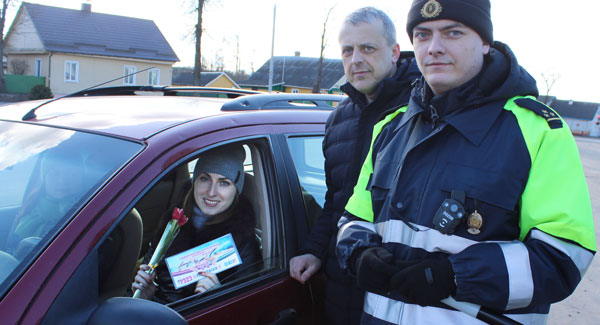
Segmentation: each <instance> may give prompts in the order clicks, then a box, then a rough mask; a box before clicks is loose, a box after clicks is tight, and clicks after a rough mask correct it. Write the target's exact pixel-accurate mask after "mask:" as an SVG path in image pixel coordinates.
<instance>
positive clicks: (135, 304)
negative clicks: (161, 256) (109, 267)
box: [87, 297, 187, 325]
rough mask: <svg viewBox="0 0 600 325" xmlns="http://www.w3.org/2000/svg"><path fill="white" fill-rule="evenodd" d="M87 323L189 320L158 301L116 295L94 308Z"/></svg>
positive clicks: (145, 322) (174, 321)
mask: <svg viewBox="0 0 600 325" xmlns="http://www.w3.org/2000/svg"><path fill="white" fill-rule="evenodd" d="M87 324H89V325H100V324H144V325H147V324H187V321H186V320H185V319H184V318H183V317H181V315H179V314H178V313H177V312H176V311H174V310H173V309H171V308H169V307H167V306H165V305H162V304H159V303H157V302H154V301H149V300H143V299H135V298H127V297H115V298H110V299H108V300H107V301H105V302H104V303H103V304H101V305H100V306H99V307H98V308H97V309H96V310H94V312H93V313H92V315H91V316H90V318H89V319H88V321H87Z"/></svg>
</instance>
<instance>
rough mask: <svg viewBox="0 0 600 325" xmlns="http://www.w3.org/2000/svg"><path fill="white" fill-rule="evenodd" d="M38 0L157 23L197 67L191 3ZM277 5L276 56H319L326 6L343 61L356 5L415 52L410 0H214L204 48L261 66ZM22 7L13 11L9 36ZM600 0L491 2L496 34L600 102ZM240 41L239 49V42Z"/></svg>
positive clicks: (568, 86)
mask: <svg viewBox="0 0 600 325" xmlns="http://www.w3.org/2000/svg"><path fill="white" fill-rule="evenodd" d="M28 2H31V3H40V4H45V5H52V6H60V7H64V8H70V9H80V7H81V3H83V2H87V3H91V4H92V11H94V12H101V13H107V14H115V15H122V16H130V17H137V18H143V19H150V20H153V21H154V22H155V23H156V24H157V26H158V27H159V29H160V30H161V31H162V33H163V35H164V36H165V38H166V39H167V41H168V42H169V43H170V44H171V47H172V48H173V49H174V51H175V53H176V54H177V56H178V57H179V59H180V62H177V63H176V66H192V65H193V60H194V44H193V37H192V30H193V26H194V24H195V20H194V19H195V18H194V16H193V15H192V14H191V13H190V12H191V10H192V5H191V0H168V1H167V0H91V1H86V0H29V1H28ZM275 3H276V5H277V16H276V31H275V47H274V55H276V56H281V55H290V56H291V55H294V52H295V51H300V52H301V55H302V56H308V57H318V56H319V47H320V37H321V32H322V29H323V22H324V19H325V15H326V13H327V10H328V9H329V8H331V7H334V9H333V11H332V14H331V16H330V19H329V22H328V25H327V34H326V35H327V39H328V46H327V49H326V52H325V57H327V58H339V52H340V51H339V46H338V42H337V34H338V31H339V27H340V23H341V21H342V19H343V18H344V17H345V16H346V15H347V14H348V13H350V12H351V11H352V10H355V9H357V8H360V7H363V6H366V5H371V6H374V7H377V8H379V9H382V10H383V11H385V12H386V13H387V14H388V15H389V16H390V17H391V18H392V20H393V21H394V23H395V24H396V31H397V35H398V42H399V43H400V47H401V49H402V50H412V45H411V44H410V42H409V40H408V37H407V34H406V28H405V27H406V15H407V10H408V8H409V6H410V3H411V1H410V0H379V1H364V0H362V1H361V0H345V1H337V0H302V1H298V0H252V1H249V0H219V1H217V0H210V2H209V3H208V5H207V7H206V9H205V13H204V16H203V18H204V24H203V25H204V29H205V32H204V34H203V40H202V53H203V56H204V57H205V58H206V59H207V60H208V61H215V59H216V57H219V56H220V57H222V58H223V60H224V63H225V69H226V70H235V67H236V61H235V57H236V49H238V48H239V53H240V55H239V57H240V65H241V68H242V69H244V70H246V71H247V72H251V70H257V69H258V68H260V66H262V65H263V64H264V63H265V62H266V60H268V59H269V57H270V55H271V33H272V28H273V5H274V4H275ZM17 8H18V7H17V6H15V7H13V8H11V9H10V11H8V14H7V25H6V27H5V33H6V32H7V31H8V28H9V26H10V23H11V22H12V19H13V17H14V15H15V13H16V10H17ZM599 15H600V1H596V0H569V1H565V0H492V20H493V22H494V38H495V39H496V40H498V41H501V42H504V43H506V44H508V45H509V46H510V47H511V48H512V50H513V51H514V52H515V54H516V56H517V59H518V60H519V63H520V64H521V65H522V66H523V67H525V69H527V70H528V71H529V73H531V74H532V75H533V76H534V77H535V78H536V79H537V80H538V88H539V90H540V94H545V93H546V85H545V83H544V81H543V78H542V73H544V74H546V75H549V74H554V75H558V76H559V78H558V80H557V81H556V83H555V84H554V86H553V87H552V89H551V95H555V96H557V97H558V98H559V99H573V100H579V101H593V102H600V82H598V78H599V76H598V75H599V74H600V67H599V64H598V63H597V62H598V61H599V60H598V58H599V57H600V53H598V52H596V50H597V49H599V48H600V47H599V45H598V42H599V36H598V33H599V32H600V16H599ZM238 43H239V47H238V46H237V44H238Z"/></svg>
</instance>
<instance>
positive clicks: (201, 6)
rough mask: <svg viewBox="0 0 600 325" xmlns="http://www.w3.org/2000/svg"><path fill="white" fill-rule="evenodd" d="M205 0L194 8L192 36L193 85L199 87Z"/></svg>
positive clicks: (199, 1)
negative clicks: (194, 45)
mask: <svg viewBox="0 0 600 325" xmlns="http://www.w3.org/2000/svg"><path fill="white" fill-rule="evenodd" d="M205 5H206V0H198V4H197V6H196V9H195V11H196V15H197V16H196V26H195V28H194V36H195V41H196V55H195V57H194V84H195V85H200V72H201V71H202V46H201V44H202V12H203V11H204V6H205Z"/></svg>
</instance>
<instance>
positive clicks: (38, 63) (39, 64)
mask: <svg viewBox="0 0 600 325" xmlns="http://www.w3.org/2000/svg"><path fill="white" fill-rule="evenodd" d="M34 69H35V71H34V75H35V76H36V77H40V76H41V75H42V59H35V68H34Z"/></svg>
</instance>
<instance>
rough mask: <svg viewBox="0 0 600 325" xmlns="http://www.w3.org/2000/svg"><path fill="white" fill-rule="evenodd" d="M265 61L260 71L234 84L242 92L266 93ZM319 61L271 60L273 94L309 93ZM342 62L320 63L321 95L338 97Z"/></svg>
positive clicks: (266, 66) (277, 58) (267, 77)
mask: <svg viewBox="0 0 600 325" xmlns="http://www.w3.org/2000/svg"><path fill="white" fill-rule="evenodd" d="M270 64H271V59H269V60H267V62H265V64H263V66H262V67H260V69H258V70H257V71H256V72H254V73H253V74H252V75H251V76H250V78H248V79H247V80H243V81H239V82H238V84H239V85H240V86H241V87H242V88H244V89H251V90H262V91H265V90H268V89H269V66H270ZM318 67H319V58H307V57H301V56H275V57H273V91H277V92H286V93H312V89H313V84H314V82H315V80H316V78H317V71H318ZM345 80H346V79H345V77H344V67H343V65H342V60H339V59H323V75H322V79H321V87H320V88H321V93H341V91H340V90H339V86H340V85H342V84H344V83H345Z"/></svg>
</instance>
